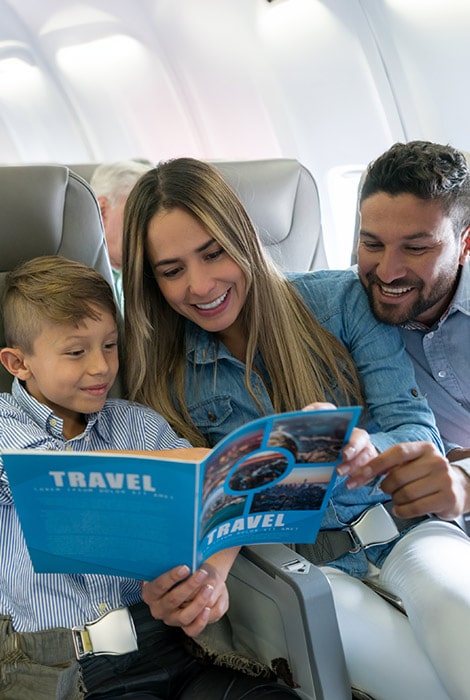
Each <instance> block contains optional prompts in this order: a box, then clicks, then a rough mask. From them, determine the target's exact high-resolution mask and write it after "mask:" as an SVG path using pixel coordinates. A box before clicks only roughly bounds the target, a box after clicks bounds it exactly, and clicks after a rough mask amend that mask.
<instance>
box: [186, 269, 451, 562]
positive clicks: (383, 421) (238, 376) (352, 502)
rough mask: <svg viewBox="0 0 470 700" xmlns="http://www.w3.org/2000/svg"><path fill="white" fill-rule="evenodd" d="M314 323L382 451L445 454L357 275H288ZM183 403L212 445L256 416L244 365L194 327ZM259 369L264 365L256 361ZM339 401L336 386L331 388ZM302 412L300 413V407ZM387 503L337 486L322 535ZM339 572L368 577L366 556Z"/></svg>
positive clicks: (377, 554)
mask: <svg viewBox="0 0 470 700" xmlns="http://www.w3.org/2000/svg"><path fill="white" fill-rule="evenodd" d="M289 279H290V280H291V281H292V282H293V284H294V285H295V287H296V289H297V290H298V292H299V294H300V295H301V296H302V298H303V300H304V301H305V303H306V304H307V306H308V308H309V309H310V310H311V312H312V314H313V315H314V316H315V317H316V318H317V320H318V321H319V322H320V323H321V324H322V326H324V327H325V328H327V329H328V330H329V331H331V332H332V333H333V334H334V335H335V336H336V337H337V338H338V339H339V340H340V341H341V342H342V343H343V344H344V345H345V346H346V348H347V349H348V350H349V352H350V354H351V356H352V358H353V360H354V362H355V364H356V366H357V368H358V370H359V374H360V377H361V381H362V384H363V388H364V393H365V396H366V399H367V411H366V417H365V419H364V422H363V425H362V427H365V428H367V429H368V430H369V432H370V433H371V439H372V442H373V443H374V445H375V446H376V448H377V449H378V450H379V451H380V452H381V451H383V450H385V449H386V448H387V447H390V446H391V445H393V444H395V443H397V442H404V441H410V440H427V441H432V442H434V443H435V444H437V445H438V446H439V448H440V449H441V450H442V443H441V441H440V438H439V434H438V432H437V429H436V426H435V422H434V416H433V414H432V412H431V410H430V409H429V407H428V405H427V403H426V400H425V399H424V397H423V396H422V394H421V393H420V392H419V390H418V388H417V385H416V381H415V376H414V371H413V366H412V363H411V361H410V359H409V358H408V356H407V354H406V352H405V351H404V348H403V342H402V340H401V339H400V336H399V333H398V331H397V329H396V328H393V327H391V326H385V325H383V324H380V323H379V322H378V321H377V320H376V319H375V318H374V316H373V314H372V312H371V311H370V307H369V302H368V299H367V296H366V294H365V292H364V290H363V288H362V285H361V283H360V281H359V279H358V277H357V275H356V274H355V272H354V271H353V270H338V271H331V270H326V271H317V272H308V273H298V274H292V275H290V276H289ZM186 351H187V371H186V398H187V404H188V408H189V412H190V415H191V417H192V418H193V420H194V422H195V424H196V425H197V427H198V428H199V430H200V431H201V432H202V433H203V434H204V435H205V437H206V439H207V440H208V442H209V444H210V445H211V446H214V445H215V444H216V443H217V442H218V441H219V440H221V439H222V438H223V437H224V436H225V435H227V434H228V433H229V432H231V431H232V430H235V428H237V427H239V426H240V425H243V424H244V423H247V422H248V421H250V420H254V419H255V418H258V417H259V415H260V414H259V410H258V408H257V406H256V405H255V403H254V401H253V400H252V398H251V396H250V395H249V393H248V391H247V389H246V386H245V380H244V373H245V365H244V363H242V362H240V361H239V360H237V359H236V358H235V357H233V355H231V353H230V352H229V351H228V350H227V348H226V347H225V346H224V345H223V344H222V343H221V342H219V341H218V340H217V338H216V337H215V336H213V335H211V334H209V333H206V332H205V331H204V330H202V329H201V328H199V327H198V326H196V325H195V324H193V323H191V322H190V321H188V322H187V328H186ZM257 366H258V367H260V366H261V368H262V360H261V358H260V357H258V358H257ZM251 382H252V386H253V387H254V391H255V393H256V394H257V396H258V398H259V399H260V401H261V403H262V405H263V407H264V410H265V413H266V414H270V413H273V406H272V403H271V400H270V397H269V394H268V392H267V390H266V386H265V384H264V383H263V381H262V380H261V378H260V377H259V375H257V374H256V373H254V372H252V376H251ZM331 400H332V401H333V402H334V403H337V400H336V401H335V387H334V386H332V387H331ZM299 408H300V407H299ZM386 500H389V496H387V495H386V494H384V493H382V492H380V491H379V493H375V492H374V493H373V494H372V493H371V489H370V487H369V486H365V487H362V488H358V489H354V490H348V489H347V488H346V486H345V479H344V478H339V477H338V479H337V481H336V485H335V488H334V490H333V493H332V498H331V499H330V502H329V504H328V506H327V510H326V513H325V517H324V520H323V523H322V529H330V528H340V527H343V526H344V525H345V524H347V523H349V522H351V521H353V520H354V519H355V518H356V517H358V516H359V514H360V513H362V512H363V511H364V510H365V509H366V508H368V507H369V506H370V505H373V504H374V503H377V502H380V501H386ZM391 546H392V545H379V546H375V547H371V548H369V549H368V550H367V551H368V559H370V560H371V561H373V562H374V563H377V564H379V565H380V563H381V561H382V560H383V558H384V557H385V556H386V554H387V553H388V551H389V550H390V547H391ZM334 564H335V566H339V567H340V568H343V569H344V570H346V571H348V572H349V573H352V574H353V575H356V576H363V575H365V573H366V571H367V561H366V558H365V555H364V552H359V553H357V554H348V555H346V556H345V557H342V558H341V560H337V561H336V562H335V563H334Z"/></svg>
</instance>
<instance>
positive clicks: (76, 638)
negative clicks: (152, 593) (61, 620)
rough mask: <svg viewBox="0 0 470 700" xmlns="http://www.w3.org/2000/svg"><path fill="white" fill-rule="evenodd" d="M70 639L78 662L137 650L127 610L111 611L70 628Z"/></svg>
mask: <svg viewBox="0 0 470 700" xmlns="http://www.w3.org/2000/svg"><path fill="white" fill-rule="evenodd" d="M72 637H73V644H74V647H75V654H76V656H77V659H78V660H79V661H80V660H81V659H84V658H85V657H87V656H90V655H92V654H96V655H99V654H112V655H118V654H129V653H130V652H132V651H137V649H138V644H137V633H136V631H135V626H134V620H133V619H132V615H131V613H130V611H129V608H119V609H117V610H111V611H110V612H108V613H106V614H105V615H103V616H102V617H99V618H98V619H97V620H92V621H91V622H85V624H84V625H76V626H75V627H72Z"/></svg>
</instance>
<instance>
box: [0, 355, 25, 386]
mask: <svg viewBox="0 0 470 700" xmlns="http://www.w3.org/2000/svg"><path fill="white" fill-rule="evenodd" d="M0 361H1V363H2V365H3V366H4V367H5V369H7V370H8V371H9V372H10V374H12V375H13V376H14V377H18V379H28V378H29V377H30V375H31V373H30V371H29V369H27V367H26V366H25V363H24V354H23V352H22V351H21V350H20V349H19V348H2V349H1V350H0Z"/></svg>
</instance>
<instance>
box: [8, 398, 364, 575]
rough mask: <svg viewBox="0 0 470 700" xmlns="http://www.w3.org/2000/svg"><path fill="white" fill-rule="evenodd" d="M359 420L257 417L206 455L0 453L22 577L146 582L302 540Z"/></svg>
mask: <svg viewBox="0 0 470 700" xmlns="http://www.w3.org/2000/svg"><path fill="white" fill-rule="evenodd" d="M360 412H361V409H360V408H359V407H347V408H339V409H335V410H333V409H332V410H319V411H296V412H292V413H281V414H275V415H271V416H266V417H263V418H260V419H257V420H255V421H252V422H251V423H248V424H246V425H244V426H243V427H241V428H239V429H237V430H235V431H234V432H232V433H231V434H230V435H228V436H227V437H225V438H224V439H223V440H222V441H220V442H219V443H218V444H217V445H216V446H215V447H214V448H213V449H212V450H210V451H207V450H201V449H200V448H188V449H187V450H185V449H183V450H182V449H178V450H164V451H161V452H139V453H137V452H136V453H134V452H112V453H111V452H109V453H108V452H67V451H57V452H56V451H46V450H5V451H3V452H2V459H3V463H4V467H5V470H6V473H7V476H8V480H9V483H10V487H11V490H12V494H13V498H14V501H15V506H16V510H17V512H18V515H19V518H20V521H21V524H22V528H23V531H24V535H25V538H26V543H27V546H28V549H29V552H30V556H31V560H32V562H33V566H34V569H35V571H36V572H42V573H51V572H58V573H99V574H111V575H119V576H129V577H131V578H137V579H141V580H150V579H153V578H155V577H156V576H158V575H160V574H162V573H163V572H165V571H168V570H169V569H171V568H172V567H174V566H177V565H179V564H187V565H188V566H189V567H190V568H191V570H195V569H196V568H197V567H198V566H199V565H200V564H201V563H202V562H203V561H204V560H205V559H207V557H209V556H210V555H212V554H214V553H215V552H216V551H219V550H221V549H225V548H227V547H232V546H237V545H254V544H260V543H270V542H271V543H273V542H286V543H289V542H305V543H307V542H314V540H315V538H316V535H317V532H318V530H319V528H320V524H321V521H322V518H323V514H324V511H325V508H326V505H327V502H328V499H329V496H330V493H331V490H332V488H333V485H334V481H335V477H336V470H335V467H336V465H337V464H338V463H339V462H340V461H341V449H342V448H343V446H344V445H345V443H346V442H347V441H348V439H349V436H350V434H351V431H352V429H353V428H354V426H355V425H356V423H357V421H358V419H359V415H360Z"/></svg>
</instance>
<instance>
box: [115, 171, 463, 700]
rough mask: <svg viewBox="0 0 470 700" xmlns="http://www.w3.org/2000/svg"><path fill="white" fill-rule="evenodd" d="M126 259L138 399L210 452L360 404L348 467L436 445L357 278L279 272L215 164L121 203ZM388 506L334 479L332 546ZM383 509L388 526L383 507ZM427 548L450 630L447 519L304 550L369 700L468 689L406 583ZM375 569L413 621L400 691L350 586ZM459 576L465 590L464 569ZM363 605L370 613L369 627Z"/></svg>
mask: <svg viewBox="0 0 470 700" xmlns="http://www.w3.org/2000/svg"><path fill="white" fill-rule="evenodd" d="M123 257H124V265H123V279H124V294H125V300H126V317H125V324H126V329H125V330H126V333H125V342H126V358H125V365H126V378H127V385H128V387H129V388H130V391H129V393H130V398H131V399H135V400H137V401H140V402H142V403H144V404H148V405H150V406H152V407H153V408H155V409H156V410H157V411H159V412H160V413H162V414H163V415H165V417H166V418H167V419H168V421H169V422H170V424H171V425H172V426H173V428H174V429H175V430H176V431H177V432H178V433H180V434H181V435H183V436H184V437H186V438H187V439H188V440H190V441H191V442H192V443H193V444H199V445H204V444H206V445H213V444H215V443H216V442H217V441H218V440H219V439H221V438H222V437H223V436H224V435H225V434H227V433H228V432H230V431H231V430H233V429H234V428H235V427H237V426H238V425H241V424H243V423H245V422H246V421H248V420H251V419H254V418H256V417H258V416H259V415H260V414H263V413H272V412H278V411H289V410H294V409H299V408H301V407H303V406H305V405H306V404H309V403H312V402H325V401H330V402H333V403H334V404H336V405H339V404H349V403H363V401H362V396H364V403H365V409H366V410H365V422H364V426H365V425H367V427H368V428H369V431H370V439H369V436H368V434H367V433H366V432H365V431H356V433H355V434H354V436H353V440H352V442H351V444H350V445H349V448H346V450H348V449H349V453H351V452H354V451H355V454H353V457H352V458H351V459H350V460H349V463H350V464H353V463H354V460H362V461H363V462H367V461H368V460H370V459H371V458H372V457H373V456H374V455H375V454H377V450H378V451H380V452H382V451H383V450H385V449H386V448H387V447H390V446H391V445H393V444H395V443H397V442H402V441H410V440H427V441H434V442H435V443H436V445H439V437H438V435H437V433H436V429H435V425H434V420H433V417H432V414H431V413H430V411H429V409H428V407H427V405H426V403H425V401H424V399H423V397H422V396H421V395H420V393H419V391H418V390H417V388H416V386H415V379H414V374H413V370H412V367H411V364H410V362H409V360H408V359H407V357H406V355H405V353H404V350H403V348H402V345H401V342H400V340H399V338H398V335H397V334H396V331H395V329H393V328H387V327H384V326H382V325H380V324H378V323H377V321H375V319H374V318H373V316H372V314H371V312H370V310H369V305H368V301H367V298H366V296H365V294H364V292H363V290H362V287H361V285H360V283H359V282H358V280H357V277H356V276H355V274H354V273H353V272H352V271H338V272H331V271H330V272H328V271H326V272H318V273H305V274H298V275H292V276H290V277H289V278H286V277H285V276H284V275H282V274H281V273H280V272H279V271H278V270H277V269H276V268H275V267H274V265H273V264H272V263H271V262H270V261H269V260H268V259H267V257H266V256H265V254H264V252H263V249H262V247H261V244H260V242H259V239H258V237H257V235H256V232H255V230H254V228H253V225H252V224H251V222H250V219H249V217H248V215H247V213H246V212H245V210H244V208H243V206H242V204H241V203H240V201H239V200H238V198H237V197H236V195H235V194H234V192H233V191H232V190H231V188H230V187H229V186H228V185H227V184H226V183H225V182H224V180H223V179H222V178H221V176H220V175H219V174H218V172H217V170H216V169H215V168H214V167H212V166H210V165H208V164H206V163H203V162H201V161H197V160H193V159H188V158H182V159H176V160H173V161H169V162H167V163H162V164H160V165H159V166H158V167H157V168H155V169H154V170H151V171H149V173H147V174H146V175H144V176H143V177H142V178H141V180H140V181H139V182H138V183H137V185H136V187H135V188H134V190H133V191H132V192H131V195H130V197H129V200H128V204H127V207H126V216H125V231H124V256H123ZM348 351H349V352H348ZM356 367H357V370H356ZM349 453H347V456H348V457H350V454H349ZM389 500H390V498H389V496H387V495H386V494H385V493H383V492H382V491H380V490H376V489H373V490H371V489H370V488H368V487H361V488H357V489H348V488H347V484H346V481H345V479H341V478H340V479H338V480H337V484H336V486H335V489H334V491H333V494H332V498H331V501H330V503H329V505H328V508H327V511H326V514H325V517H324V520H323V523H322V531H323V533H326V535H324V536H325V537H326V538H331V537H333V533H334V532H338V531H342V532H344V531H345V527H346V525H347V524H350V523H353V522H354V521H355V519H356V518H358V517H359V516H361V515H362V514H364V513H366V512H367V517H369V513H370V512H372V511H371V506H373V505H375V504H378V503H382V502H386V501H389ZM374 512H378V513H380V517H381V518H382V517H385V515H384V513H383V509H380V508H379V509H378V510H374ZM421 520H422V519H420V521H421ZM374 528H375V526H374ZM375 529H376V528H375ZM429 529H430V530H431V531H432V532H430V533H429V535H428V533H427V530H429ZM396 534H397V533H396ZM431 536H432V538H433V542H434V543H436V541H438V542H439V544H438V545H436V544H435V546H436V547H437V550H434V551H439V563H440V564H441V565H442V566H443V567H444V568H446V569H447V570H450V568H451V566H455V567H456V571H455V576H454V577H453V576H452V574H451V576H450V578H451V583H450V584H449V586H450V587H448V582H447V581H446V582H445V584H442V582H441V581H438V580H437V579H438V578H439V576H438V574H437V573H436V571H435V568H433V566H432V565H431V564H430V562H429V557H428V556H427V555H426V556H425V557H424V562H423V561H421V559H420V560H419V566H418V565H416V568H415V570H414V573H413V577H414V578H413V580H414V583H416V579H418V580H419V581H420V582H423V585H424V584H425V585H426V587H427V588H429V587H430V588H431V590H432V591H433V592H434V594H435V595H436V596H437V597H438V598H441V599H442V601H443V605H444V608H446V609H445V614H444V615H443V619H444V620H445V619H446V618H447V617H448V616H449V615H450V617H451V619H453V620H454V619H455V611H456V609H460V608H461V605H460V604H459V605H457V606H455V605H454V604H453V602H452V603H450V602H449V595H450V599H451V600H452V601H455V600H459V602H460V603H462V601H464V603H465V605H466V606H467V603H468V607H469V609H470V598H469V595H470V594H469V593H467V591H468V590H469V589H470V587H469V586H466V588H465V587H464V586H463V585H462V584H461V583H460V582H459V581H460V576H461V574H462V568H461V567H460V561H461V559H464V561H467V560H468V561H470V556H469V549H468V548H469V544H468V542H467V541H466V539H465V538H464V537H463V536H462V535H461V534H460V532H459V531H458V529H457V528H455V527H454V526H452V525H449V524H448V523H441V522H439V523H438V522H436V521H429V522H420V523H419V524H418V522H417V521H414V522H412V523H407V524H406V527H404V530H403V532H402V533H401V534H400V535H399V536H395V534H394V536H393V539H392V540H391V541H390V540H387V541H385V540H386V538H385V539H384V538H382V536H380V537H379V538H378V542H379V543H378V544H376V545H374V546H370V547H368V548H366V549H365V548H362V547H353V546H351V547H350V548H349V551H346V552H343V551H342V552H340V553H339V556H337V557H336V558H334V559H333V558H332V560H331V561H324V560H322V559H321V557H320V558H319V557H318V548H315V547H313V548H311V549H310V550H309V549H304V550H303V551H304V552H306V551H307V552H309V553H311V554H312V557H313V560H314V561H315V562H316V563H320V564H329V566H328V567H327V569H326V572H327V574H328V576H329V578H330V581H331V583H332V587H333V592H334V595H335V602H336V604H337V608H338V619H339V624H340V631H341V634H342V638H343V643H344V646H345V652H346V660H347V663H348V667H349V671H350V674H351V678H352V681H353V683H355V684H357V685H360V686H361V687H362V688H363V689H365V690H369V692H372V693H373V694H374V697H377V698H387V699H388V698H390V699H392V698H395V697H398V696H400V693H401V694H402V696H403V693H404V695H405V696H406V695H407V696H408V697H412V696H413V693H414V690H413V683H416V693H418V694H419V693H422V692H423V684H424V692H425V693H426V697H428V698H433V699H434V698H435V699H436V700H437V699H441V700H442V699H443V698H448V697H456V698H457V697H463V695H462V696H460V695H459V692H460V688H461V687H464V686H465V687H466V689H468V687H469V683H468V682H467V681H469V680H470V679H469V678H468V675H467V674H466V673H464V672H463V671H459V674H460V675H459V674H457V675H458V680H457V681H456V679H455V670H456V669H455V667H456V666H457V667H459V668H460V667H462V666H465V664H464V663H463V662H462V663H461V664H460V666H459V664H458V663H457V662H456V664H454V666H453V667H452V671H451V672H448V669H447V666H448V664H447V659H448V655H447V654H446V656H445V660H444V661H443V655H442V650H443V644H444V642H443V638H445V639H446V643H448V644H452V645H453V646H452V648H453V650H454V651H455V655H456V658H458V659H460V660H461V659H462V656H461V651H459V644H461V643H462V638H463V637H464V636H465V635H464V631H463V630H464V629H465V628H464V627H460V629H461V630H462V634H461V635H460V636H459V635H458V634H457V639H458V642H457V643H456V642H455V634H454V630H452V629H450V628H447V632H444V633H443V630H444V627H445V625H444V627H443V626H442V625H443V624H444V623H442V624H441V620H440V622H439V624H440V625H441V627H440V628H439V634H438V633H437V632H436V629H435V627H434V626H433V625H432V624H431V623H430V621H429V612H430V605H429V603H428V602H426V603H425V604H423V600H422V596H420V595H419V594H415V591H414V589H413V586H412V582H411V581H410V580H409V579H410V578H411V577H409V576H407V574H406V571H407V570H408V568H409V566H408V564H407V563H406V562H407V555H408V552H410V551H411V552H412V553H413V557H415V555H416V551H418V552H421V551H424V550H425V549H426V548H425V545H424V544H423V543H422V540H423V539H424V540H425V541H426V542H428V541H430V538H431ZM414 538H416V539H417V540H418V541H419V542H418V544H417V545H415V543H414ZM450 542H452V544H453V545H455V547H456V549H457V551H458V552H459V555H458V556H456V554H455V552H454V553H453V554H452V557H451V561H446V562H445V563H444V559H443V557H445V556H446V552H447V551H449V543H450ZM408 543H409V544H408ZM351 550H354V551H351ZM396 552H399V556H398V555H395V553H396ZM418 558H419V557H418ZM397 560H398V563H397ZM373 567H377V568H378V569H379V570H380V574H379V578H380V581H381V584H383V585H384V586H385V587H386V588H388V589H389V590H390V591H391V592H392V593H396V594H397V595H399V596H400V597H401V598H403V599H404V601H405V605H406V607H407V611H408V614H409V615H410V619H411V621H412V624H411V625H410V624H409V623H408V621H407V620H406V619H405V618H403V620H399V621H397V625H398V626H399V627H400V628H401V632H400V634H401V638H400V645H401V651H402V657H403V658H400V661H399V662H400V663H402V664H403V668H405V667H406V666H407V664H408V666H409V665H410V663H411V666H412V667H411V668H409V672H410V676H411V677H412V680H410V679H407V681H406V683H407V684H406V686H404V687H403V688H402V689H398V690H397V684H398V685H399V684H400V682H401V678H397V674H396V672H395V671H394V670H393V669H391V670H388V669H387V667H386V666H384V664H383V658H384V657H388V658H390V657H391V655H392V658H393V655H395V656H396V654H395V639H394V638H392V637H393V635H389V637H390V639H388V638H387V635H386V634H384V633H383V629H382V628H381V626H380V625H378V624H377V617H376V615H377V614H378V611H381V612H380V614H381V615H382V618H387V619H388V618H389V617H390V615H391V613H390V610H389V608H388V607H387V608H385V607H384V605H385V604H384V603H383V602H382V601H381V600H380V599H379V598H378V596H377V595H376V594H375V593H372V592H371V591H370V590H369V589H368V588H367V587H366V586H364V585H363V584H362V583H361V582H359V581H357V580H355V579H360V578H364V577H366V576H368V575H369V574H370V570H371V568H373ZM376 570H377V569H376ZM341 572H343V573H341ZM403 575H404V576H405V579H406V580H405V583H403V582H402V577H403ZM353 577H354V578H353ZM465 577H467V578H465ZM465 577H464V578H465V580H468V581H469V582H470V577H468V573H467V572H465ZM431 582H432V585H431ZM454 584H455V585H454ZM462 589H463V590H462ZM344 591H346V594H345V595H344V596H343V592H344ZM410 591H411V593H410ZM351 596H353V597H351ZM354 596H355V598H354ZM369 599H370V600H369ZM351 600H356V601H357V602H358V603H359V605H360V615H359V614H358V606H356V605H355V606H354V609H353V610H351ZM362 603H364V604H362ZM444 603H445V604H444ZM369 606H370V607H371V609H372V606H373V610H374V613H373V615H372V614H371V615H370V616H368V613H367V610H368V607H369ZM435 609H436V606H435V605H433V612H435ZM395 615H400V613H395ZM403 621H405V622H403ZM468 621H469V622H470V620H468ZM461 624H462V622H460V623H459V626H460V625H461ZM358 632H359V634H362V636H363V637H364V640H365V648H366V654H367V659H368V662H369V663H368V667H367V668H366V665H365V664H364V663H363V656H364V647H363V646H362V645H357V640H356V635H357V634H358ZM415 634H416V638H417V639H418V644H416V639H415ZM366 638H367V639H366ZM387 644H388V645H389V646H387ZM467 645H468V643H467ZM462 648H463V647H462ZM358 650H359V652H360V653H359V652H358ZM357 653H359V658H358V657H357ZM427 655H429V657H430V658H431V660H432V664H433V665H434V666H435V667H436V668H437V669H438V671H437V673H435V672H434V670H433V668H431V667H430V665H429V662H428V658H427ZM410 660H411V662H410ZM393 667H394V668H396V663H394V664H393ZM371 668H372V669H375V672H373V673H371ZM387 674H390V676H389V680H388V679H387ZM406 675H407V674H406V671H405V672H404V674H403V676H404V677H406ZM441 681H442V683H444V682H445V686H446V690H444V689H443V686H442V684H441ZM410 684H411V685H410ZM454 686H455V687H456V690H454ZM402 691H403V692H402ZM390 693H391V694H390Z"/></svg>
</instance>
